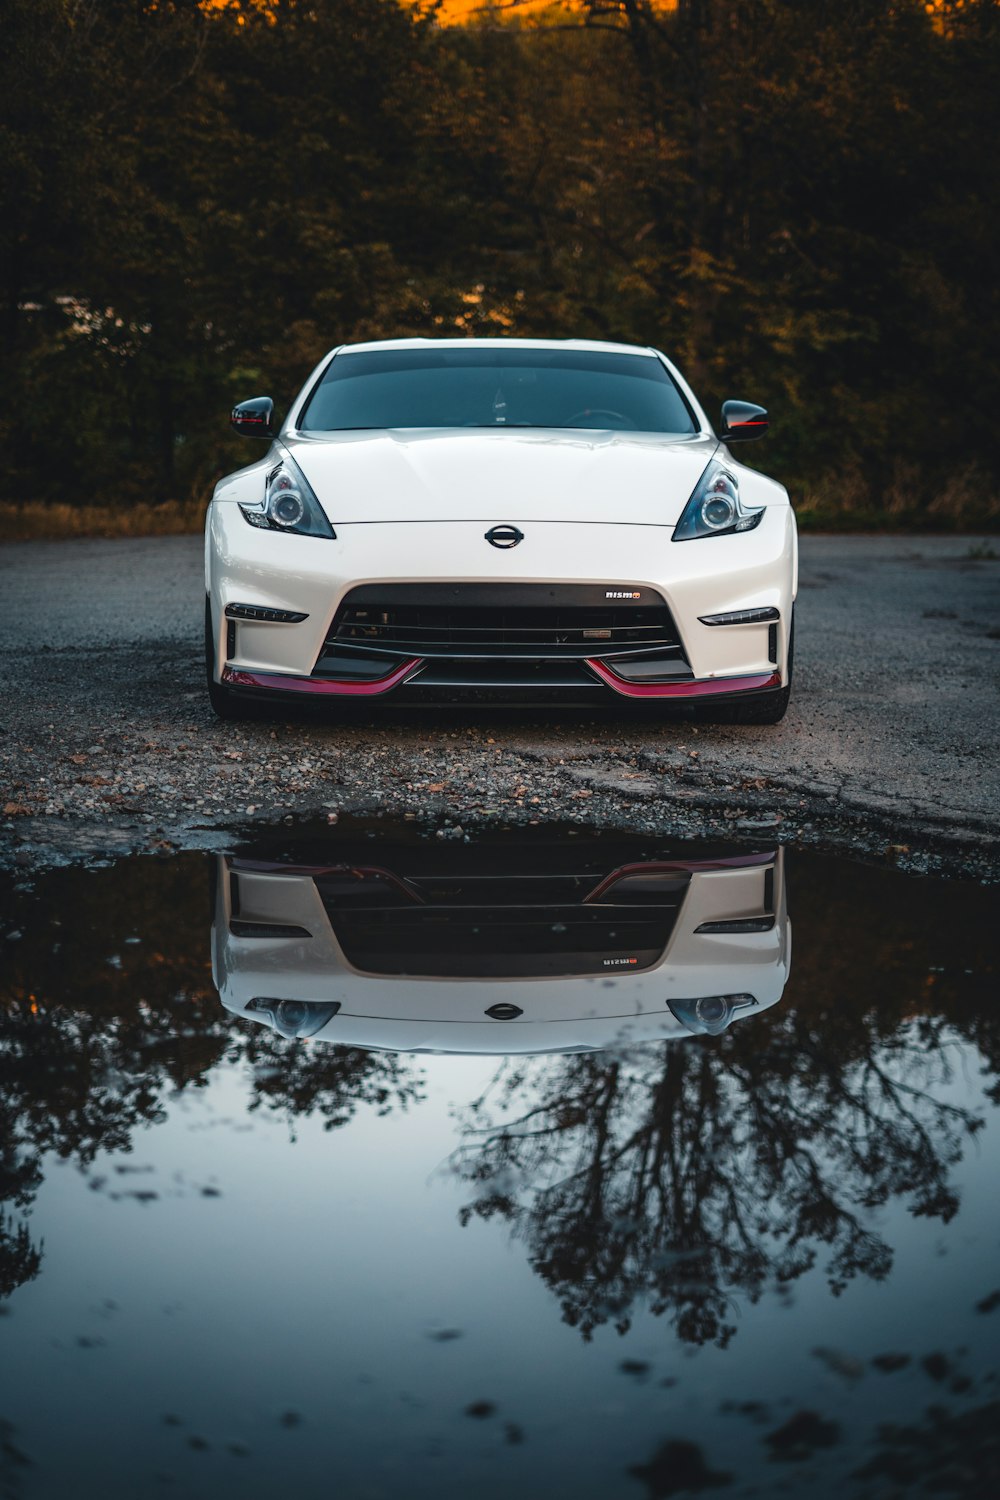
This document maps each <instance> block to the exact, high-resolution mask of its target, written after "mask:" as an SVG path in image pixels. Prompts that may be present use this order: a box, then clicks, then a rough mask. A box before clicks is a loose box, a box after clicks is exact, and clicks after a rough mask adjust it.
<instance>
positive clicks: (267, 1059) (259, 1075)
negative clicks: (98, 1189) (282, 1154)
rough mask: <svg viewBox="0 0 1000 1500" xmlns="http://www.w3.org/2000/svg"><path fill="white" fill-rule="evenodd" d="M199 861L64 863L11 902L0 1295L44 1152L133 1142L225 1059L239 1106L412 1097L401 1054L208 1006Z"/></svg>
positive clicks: (335, 1116) (2, 1029)
mask: <svg viewBox="0 0 1000 1500" xmlns="http://www.w3.org/2000/svg"><path fill="white" fill-rule="evenodd" d="M206 865H207V862H206V861H205V860H204V859H203V858H202V857H200V856H197V855H195V856H185V857H181V858H177V859H173V860H171V861H169V862H164V861H155V860H145V861H134V862H125V863H123V864H121V865H117V866H114V867H112V868H110V869H106V870H96V871H80V870H76V871H61V872H56V873H55V874H54V875H53V876H51V877H49V879H48V880H47V881H46V882H45V887H44V890H45V897H46V900H45V905H44V907H43V906H42V904H41V902H39V901H37V900H35V899H33V898H31V897H30V895H29V896H28V897H26V898H24V899H22V900H21V901H15V902H14V903H12V905H13V911H14V917H15V920H16V922H17V925H18V926H19V927H23V928H24V929H25V932H24V937H23V938H22V939H21V941H19V942H18V943H17V944H16V946H12V947H10V948H8V953H9V955H10V958H9V962H8V963H7V965H6V966H5V968H4V971H3V976H2V978H0V1299H2V1298H4V1297H7V1296H9V1295H10V1294H11V1293H12V1292H13V1291H14V1290H15V1289H16V1288H17V1287H18V1286H20V1285H22V1284H23V1283H24V1282H26V1281H28V1280H30V1279H32V1278H33V1277H34V1276H37V1274H38V1271H39V1269H40V1266H41V1246H39V1245H36V1244H35V1243H34V1242H33V1241H32V1238H31V1236H30V1233H29V1229H28V1227H27V1224H26V1223H25V1212H26V1211H27V1210H29V1209H30V1206H31V1204H32V1202H33V1201H34V1198H35V1195H36V1193H37V1192H38V1189H39V1187H40V1186H41V1183H42V1177H43V1159H44V1157H45V1155H46V1153H48V1152H53V1153H55V1155H56V1156H58V1157H61V1158H63V1159H65V1160H70V1161H73V1162H75V1163H76V1164H77V1165H78V1166H79V1167H81V1168H86V1167H88V1166H90V1165H91V1163H92V1162H93V1161H94V1159H95V1158H96V1157H97V1155H98V1154H99V1153H101V1152H109V1151H110V1152H128V1151H130V1150H131V1143H132V1137H133V1135H134V1133H135V1132H136V1130H137V1129H139V1128H141V1127H142V1126H144V1125H149V1124H152V1123H155V1122H156V1121H159V1120H162V1119H164V1118H165V1117H166V1107H165V1106H166V1101H167V1100H168V1099H169V1098H170V1096H171V1095H174V1094H177V1093H180V1092H186V1091H190V1090H195V1089H200V1088H204V1087H205V1086H206V1085H207V1083H208V1082H209V1078H210V1075H211V1073H212V1071H213V1069H215V1068H217V1067H218V1066H219V1064H221V1063H223V1062H225V1063H228V1064H231V1065H239V1064H243V1065H245V1066H246V1067H247V1084H248V1093H249V1101H248V1108H249V1109H250V1110H263V1111H268V1112H276V1113H279V1114H282V1115H284V1116H285V1117H287V1118H288V1120H289V1121H294V1120H296V1119H297V1118H298V1117H300V1116H308V1115H314V1114H315V1115H318V1116H320V1117H321V1118H322V1119H323V1122H324V1127H325V1128H326V1129H328V1130H332V1129H334V1128H335V1127H337V1126H342V1125H345V1124H346V1123H347V1122H348V1121H349V1120H350V1119H351V1118H352V1117H353V1116H354V1114H355V1113H356V1111H357V1110H358V1109H359V1108H362V1107H368V1108H374V1109H376V1110H377V1111H379V1112H380V1113H386V1112H387V1111H388V1110H390V1109H392V1108H405V1107H406V1106H407V1105H409V1104H411V1103H413V1102H415V1101H416V1100H417V1099H419V1098H420V1095H421V1075H420V1074H419V1072H417V1071H416V1070H415V1068H414V1066H413V1064H412V1063H410V1062H408V1061H407V1060H405V1059H401V1058H399V1057H396V1056H394V1055H393V1054H391V1053H377V1052H362V1051H359V1050H356V1049H352V1048H336V1049H334V1048H329V1047H323V1048H317V1049H315V1050H313V1049H311V1048H309V1046H308V1044H304V1043H302V1042H296V1041H287V1040H286V1039H285V1038H283V1037H280V1036H277V1035H275V1034H273V1033H271V1032H267V1031H263V1030H262V1029H261V1028H260V1027H258V1026H256V1025H252V1024H249V1023H245V1022H244V1023H241V1022H240V1021H239V1020H237V1019H236V1018H235V1017H232V1016H230V1015H229V1014H228V1012H226V1011H224V1010H223V1009H222V1008H221V1007H220V1005H219V997H218V994H217V992H216V990H215V986H214V984H213V983H212V976H211V964H210V962H209V955H208V923H207V921H206V886H207V876H208V871H207V869H206ZM138 936H141V941H137V937H138Z"/></svg>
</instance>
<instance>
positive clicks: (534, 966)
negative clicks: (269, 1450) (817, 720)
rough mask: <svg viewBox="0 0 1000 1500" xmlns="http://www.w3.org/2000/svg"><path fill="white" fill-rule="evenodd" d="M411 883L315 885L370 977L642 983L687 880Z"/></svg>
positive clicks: (382, 879) (657, 875) (636, 874)
mask: <svg viewBox="0 0 1000 1500" xmlns="http://www.w3.org/2000/svg"><path fill="white" fill-rule="evenodd" d="M643 874H644V872H643V871H642V869H641V868H640V869H639V870H638V871H636V869H634V868H633V869H631V870H630V871H629V872H627V874H623V875H622V876H620V877H619V876H617V875H612V876H611V877H609V878H608V879H606V880H604V881H599V882H597V883H596V884H595V882H594V880H593V879H586V878H583V877H581V876H579V875H575V874H570V875H565V874H564V875H544V876H534V877H532V876H530V875H529V876H522V877H520V878H511V877H510V876H506V877H494V878H489V877H479V878H476V877H469V876H468V875H466V876H462V875H458V876H450V877H434V876H431V877H427V876H422V877H421V876H417V877H406V876H402V877H401V876H399V875H396V874H394V873H392V872H390V871H388V870H382V869H375V868H364V867H351V868H346V867H345V868H344V869H340V870H331V871H329V872H326V873H324V874H321V875H317V876H315V877H314V878H315V881H316V887H317V890H318V892H319V895H320V899H321V900H322V902H323V905H324V907H325V909H326V913H327V916H328V917H329V919H330V923H331V926H332V927H333V931H334V933H335V935H336V938H337V941H338V942H339V943H340V945H341V948H342V949H343V952H344V956H345V957H346V959H347V961H348V962H349V963H350V964H352V965H354V966H355V967H356V968H358V969H360V970H362V971H363V972H366V973H373V974H394V975H403V974H407V975H410V976H414V977H416V976H427V975H439V976H448V977H452V978H472V977H491V978H494V979H496V978H514V977H525V978H527V977H531V976H541V975H550V976H568V975H571V974H600V973H609V972H611V973H619V972H631V973H636V972H638V971H640V970H642V969H647V968H650V967H651V966H652V965H653V964H655V963H657V962H658V960H659V959H660V957H661V956H662V954H663V950H664V948H665V947H666V944H667V942H668V940H669V938H670V934H671V932H672V930H673V926H674V922H675V920H676V917H677V913H678V910H679V909H680V905H681V902H682V900H683V898H684V892H685V890H686V888H687V883H688V876H687V873H686V872H681V871H673V870H668V871H664V872H657V871H656V869H655V867H650V873H649V874H648V875H647V876H646V877H645V879H644V878H643Z"/></svg>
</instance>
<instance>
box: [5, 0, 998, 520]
mask: <svg viewBox="0 0 1000 1500" xmlns="http://www.w3.org/2000/svg"><path fill="white" fill-rule="evenodd" d="M3 25H4V46H3V48H2V49H0V185H2V193H3V201H4V205H5V212H4V213H3V214H2V215H0V296H2V298H3V305H2V309H0V317H2V319H3V326H4V339H3V347H2V353H0V374H2V377H3V389H4V402H3V406H2V410H0V438H2V439H3V440H5V441H4V450H5V453H6V454H7V456H8V458H7V464H6V465H5V471H4V482H3V486H2V493H3V498H6V499H8V500H14V501H22V502H23V501H27V500H32V501H34V500H58V501H62V502H65V503H69V504H72V505H93V504H98V503H105V504H106V503H112V504H126V505H130V504H135V503H138V502H147V503H148V502H150V501H165V500H175V501H176V500H181V501H187V500H188V499H189V498H191V497H199V498H203V497H204V496H205V494H206V493H207V491H208V490H209V488H210V485H211V483H212V481H213V479H214V478H215V477H216V476H217V475H218V474H219V473H220V472H222V471H224V470H226V469H228V468H231V467H234V466H235V465H236V464H238V463H239V462H240V461H241V459H242V457H243V450H242V449H241V447H240V445H239V443H238V441H234V440H233V439H231V438H230V436H229V435H228V433H227V431H226V426H225V414H226V411H227V409H228V408H229V406H230V405H231V404H233V402H234V401H236V400H239V399H242V398H244V397H246V396H249V395H254V394H260V393H264V392H265V391H266V392H270V393H271V394H272V395H273V396H274V397H275V399H276V401H277V402H278V403H279V404H281V403H282V402H287V401H288V400H289V399H290V398H291V396H292V395H293V394H294V391H295V390H296V388H297V387H298V385H299V384H300V382H301V380H302V379H303V377H304V376H305V374H306V373H307V372H308V369H309V368H310V367H311V365H312V364H313V363H314V362H315V361H316V360H317V359H318V358H319V357H320V355H321V354H322V353H323V352H324V351H325V350H326V349H327V348H329V347H331V346H332V345H333V344H335V343H338V342H341V341H344V340H350V339H356V338H365V337H379V336H385V335H406V334H431V335H433V334H435V333H438V334H451V333H454V332H456V331H457V332H465V333H469V334H475V333H477V332H478V333H505V332H508V333H512V334H513V333H518V334H547V335H555V336H563V335H564V336H572V335H577V336H592V337H602V338H612V339H624V340H630V341H631V340H634V341H639V342H642V343H655V344H658V345H659V346H660V347H662V348H664V349H665V350H666V351H667V352H668V353H670V354H671V356H672V357H674V358H676V359H677V361H678V362H679V363H680V365H681V366H682V368H683V369H684V370H685V371H686V373H687V374H688V375H689V377H690V378H691V379H692V381H693V382H694V383H695V385H696V387H697V388H698V390H699V392H700V393H701V394H702V395H703V396H704V398H705V399H706V402H707V404H708V405H709V408H710V410H714V408H715V406H716V405H717V403H718V402H719V401H721V400H722V399H724V398H725V397H727V396H732V395H735V396H740V397H745V398H747V399H752V400H759V401H761V402H762V403H763V404H765V405H767V406H769V407H770V408H771V409H772V411H773V413H774V416H775V419H776V424H775V430H774V435H773V437H772V439H771V440H770V441H769V444H768V448H767V452H766V464H767V467H768V469H769V471H770V472H772V473H776V474H778V475H780V476H781V477H782V478H783V479H785V480H786V482H787V483H788V484H789V487H790V489H791V490H792V491H793V494H794V495H795V496H796V498H797V499H801V498H802V497H803V496H805V497H806V500H807V509H806V515H807V516H808V515H812V516H813V517H815V518H820V519H822V520H824V522H826V523H828V524H845V523H846V524H860V523H862V522H867V523H871V522H872V521H873V520H874V521H875V522H877V523H880V524H888V525H900V524H904V523H906V524H911V525H912V524H922V525H932V526H939V527H956V526H962V525H968V526H972V525H974V526H977V527H982V526H988V525H991V524H993V523H994V522H995V520H996V519H997V516H998V513H1000V512H998V506H997V502H996V500H995V499H994V498H993V492H994V490H995V487H996V481H997V478H998V475H1000V446H998V440H997V438H996V436H995V434H994V432H993V429H992V426H991V421H990V419H991V417H992V413H993V411H994V409H995V406H996V400H995V393H996V384H997V374H996V361H995V359H994V358H993V348H992V329H993V327H994V326H996V323H997V314H998V311H1000V308H998V293H997V286H996V281H995V278H994V277H993V276H992V274H991V259H992V258H991V254H990V251H991V229H990V226H991V225H992V224H994V223H996V222H997V220H998V218H1000V201H998V199H1000V182H998V168H997V153H996V152H995V151H993V150H992V149H991V144H992V142H993V141H995V139H996V137H997V125H998V109H1000V104H998V93H997V90H996V88H995V79H996V77H997V76H998V74H1000V24H998V21H997V12H996V8H995V7H994V6H992V5H990V4H987V3H986V0H978V3H968V4H964V5H955V6H950V5H942V6H939V7H937V8H936V10H935V11H934V13H933V14H929V13H928V11H927V9H926V7H925V6H924V5H923V4H922V3H918V0H904V3H902V4H898V3H896V4H892V3H889V0H849V3H841V4H838V5H831V4H829V3H828V0H794V3H793V0H744V3H741V4H740V5H738V6H735V5H732V4H725V3H723V0H682V3H681V4H680V5H679V6H678V7H677V8H676V9H673V10H663V9H662V8H659V7H656V6H654V5H651V4H650V3H649V0H623V3H621V4H609V3H607V0H594V3H590V4H583V5H582V6H580V7H578V8H577V9H576V10H575V11H571V10H567V11H564V12H562V13H560V14H559V15H557V17H556V20H555V21H554V22H553V24H550V25H540V26H528V25H524V26H519V25H517V24H516V22H515V23H512V24H499V23H497V22H495V21H487V22H484V23H483V24H480V25H475V26H468V27H441V26H439V25H437V24H436V21H435V19H434V15H433V8H430V10H428V8H426V7H417V8H412V7H405V6H402V5H400V4H398V3H397V0H337V3H336V4H332V3H329V4H318V5H311V6H307V5H304V4H302V3H298V0H275V3H273V4H270V5H268V6H266V7H264V6H260V5H258V4H255V3H251V0H245V3H243V4H233V5H230V6H228V7H224V8H212V7H207V6H199V5H198V4H195V3H182V0H157V3H156V4H155V5H154V4H150V3H148V0H9V3H8V5H7V6H6V7H5V19H4V23H3ZM755 456H756V455H755ZM762 457H765V455H762ZM970 465H973V466H971V467H970Z"/></svg>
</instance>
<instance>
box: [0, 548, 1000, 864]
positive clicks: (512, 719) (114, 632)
mask: <svg viewBox="0 0 1000 1500" xmlns="http://www.w3.org/2000/svg"><path fill="white" fill-rule="evenodd" d="M991 551H992V549H991V548H990V547H989V546H988V545H987V546H980V545H978V544H977V542H976V540H975V539H971V540H970V539H969V538H965V537H963V538H926V537H919V538H906V537H805V538H803V542H802V573H801V592H800V597H799V604H798V608H797V614H796V656H797V660H796V681H795V691H794V694H793V699H792V707H791V709H790V711H789V715H788V717H787V719H786V720H785V722H784V723H783V724H781V725H779V726H777V727H776V728H772V729H749V728H729V727H725V728H723V727H711V726H695V725H693V724H691V723H690V722H686V721H684V720H678V719H669V718H667V717H666V715H663V716H656V717H654V716H651V715H650V714H649V713H648V712H647V713H643V714H640V713H638V712H635V711H632V712H625V711H623V710H622V708H621V707H619V706H618V705H614V704H613V705H611V706H610V707H609V708H608V709H606V710H604V711H602V712H600V713H597V712H590V711H587V712H584V711H582V710H579V711H578V710H561V711H552V712H549V711H548V710H547V709H538V710H534V711H530V712H529V711H524V710H509V709H500V708H470V707H456V708H452V709H440V710H434V711H428V710H420V711H413V710H411V711H407V712H405V713H404V712H403V711H401V710H397V711H393V710H392V708H391V707H388V708H385V709H383V710H382V713H381V715H380V716H378V717H376V716H374V715H373V714H372V713H371V712H370V711H367V712H361V713H359V712H357V711H352V712H351V714H350V715H349V716H336V717H335V716H333V715H330V714H329V713H328V714H327V715H325V716H319V715H314V714H306V713H304V712H303V713H300V714H298V715H297V716H296V717H295V718H294V719H293V720H291V721H288V720H285V719H282V720H280V721H279V720H271V721H269V722H268V721H264V722H253V723H248V724H240V725H228V724H220V723H219V722H218V721H216V720H215V719H214V718H213V716H212V714H211V712H210V710H209V707H208V704H207V700H206V698H205V694H204V690H203V686H202V663H201V607H202V606H201V600H202V593H203V586H202V572H201V566H202V563H201V540H200V538H197V537H168V538H143V539H128V540H115V541H71V542H64V543H44V542H37V543H36V542H30V543H21V544H15V545H10V546H7V547H5V548H3V549H0V592H2V596H3V599H4V610H3V612H2V619H0V642H2V652H0V662H2V669H0V678H2V683H3V699H2V704H3V706H2V712H0V728H2V732H0V809H2V812H0V860H2V861H3V862H6V863H8V864H9V863H12V862H13V863H20V864H32V865H33V864H39V863H40V864H45V863H49V862H52V861H59V860H61V859H64V858H90V859H93V858H100V857H105V856H107V855H109V854H113V853H115V852H119V851H120V852H124V851H125V850H127V849H138V848H151V847H152V848H156V847H161V848H164V847H196V846H201V845H205V844H208V845H218V844H219V843H224V842H225V839H226V832H227V830H230V829H232V828H234V827H236V826H238V825H245V824H247V823H248V822H255V821H258V820H260V821H267V822H273V821H275V820H279V819H282V818H292V819H297V818H299V817H305V816H310V817H312V816H317V815H318V816H320V817H329V818H335V817H337V816H339V815H340V814H341V813H346V812H371V811H380V810H382V811H386V812H390V811H391V812H394V813H397V814H402V815H410V816H413V817H415V818H419V819H427V820H429V821H431V822H433V823H435V824H437V825H438V826H439V827H440V828H441V831H442V832H443V833H445V834H447V835H448V836H452V837H458V838H461V837H462V831H464V830H466V829H468V828H471V827H473V826H474V825H476V824H479V823H482V822H484V821H487V820H493V821H495V820H501V821H504V822H522V821H523V822H528V821H531V820H540V821H549V820H553V819H558V820H565V819H571V820H572V819H576V820H578V821H580V822H586V823H599V824H603V825H609V826H610V825H619V826H630V827H634V828H639V829H642V830H648V831H650V832H656V833H658V834H670V833H674V834H677V835H689V834H697V833H711V834H714V835H718V834H720V833H726V834H732V835H736V836H739V835H746V836H748V837H749V836H754V837H757V838H759V837H760V835H761V833H762V832H763V831H765V830H767V831H769V832H773V834H774V835H775V836H776V837H779V838H781V839H783V840H790V841H799V842H803V843H813V844H824V845H827V846H832V847H838V848H844V849H850V850H852V851H854V852H857V853H860V854H862V855H864V856H866V857H871V858H885V857H889V858H891V859H893V860H895V861H897V862H898V863H900V864H902V865H903V866H905V867H907V868H911V869H914V870H917V871H919V870H926V869H932V868H933V869H943V870H947V871H950V872H953V873H956V874H958V873H964V874H968V875H972V876H975V877H978V878H987V879H989V878H994V879H995V878H997V876H998V874H1000V849H998V845H1000V840H998V832H1000V773H998V767H1000V756H998V754H997V739H998V728H1000V714H998V701H1000V695H998V686H1000V562H998V561H997V560H996V559H994V558H992V557H991V556H989V555H986V556H984V555H982V554H984V553H985V554H989V553H990V552H991ZM456 830H462V831H456Z"/></svg>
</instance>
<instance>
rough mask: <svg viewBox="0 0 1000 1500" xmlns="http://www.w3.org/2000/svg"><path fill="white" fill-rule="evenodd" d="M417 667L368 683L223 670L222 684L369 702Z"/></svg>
mask: <svg viewBox="0 0 1000 1500" xmlns="http://www.w3.org/2000/svg"><path fill="white" fill-rule="evenodd" d="M419 666H420V658H419V657H414V658H413V660H412V661H405V662H403V664H402V666H399V667H394V668H393V670H392V671H391V672H390V673H389V674H388V676H386V677H376V678H375V679H374V680H373V681H371V682H337V681H334V680H333V679H331V678H326V677H285V676H284V675H281V674H279V673H276V672H244V671H243V670H242V669H241V668H236V667H224V668H223V671H222V680H223V682H226V683H229V685H230V686H231V687H247V688H267V689H268V690H270V691H272V692H284V693H313V694H319V695H320V696H325V695H327V694H331V695H335V696H337V697H340V698H345V697H346V698H371V697H375V696H377V695H378V694H379V693H388V692H389V691H390V689H392V688H394V687H398V686H399V684H400V683H401V682H402V681H403V678H404V677H408V676H409V674H410V673H411V672H412V671H413V669H414V667H419Z"/></svg>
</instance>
